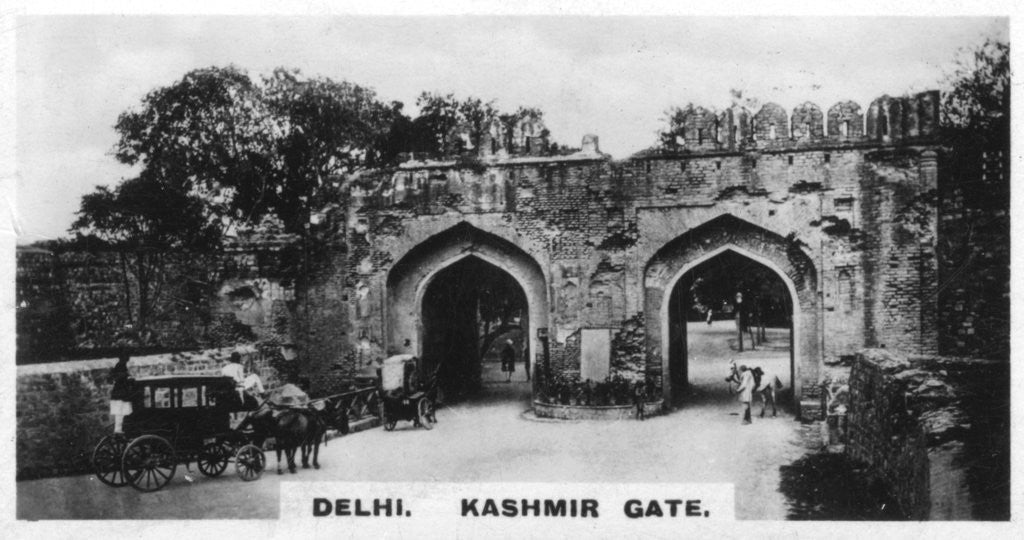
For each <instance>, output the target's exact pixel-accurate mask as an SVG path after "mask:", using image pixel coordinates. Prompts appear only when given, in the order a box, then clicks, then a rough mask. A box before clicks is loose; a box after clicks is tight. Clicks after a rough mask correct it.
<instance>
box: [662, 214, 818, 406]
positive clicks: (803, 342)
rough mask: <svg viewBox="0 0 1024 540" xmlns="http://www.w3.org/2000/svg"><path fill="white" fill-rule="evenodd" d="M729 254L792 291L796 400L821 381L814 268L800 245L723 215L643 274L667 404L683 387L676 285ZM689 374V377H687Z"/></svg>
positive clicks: (673, 245) (665, 251)
mask: <svg viewBox="0 0 1024 540" xmlns="http://www.w3.org/2000/svg"><path fill="white" fill-rule="evenodd" d="M726 252H730V253H732V254H735V255H739V256H741V257H745V258H748V259H750V260H752V261H755V262H756V263H759V264H761V265H763V266H765V267H767V268H768V269H770V270H771V271H773V272H774V273H775V274H777V275H778V277H779V278H780V279H781V280H782V282H783V283H784V284H785V286H786V289H788V291H789V297H790V301H791V303H790V306H791V314H792V321H793V322H792V349H791V354H792V359H793V362H792V375H793V376H792V380H793V390H794V398H795V399H796V400H797V401H799V400H800V397H801V396H802V392H803V388H804V387H810V386H812V385H814V384H815V383H816V382H817V379H818V365H819V362H820V358H821V353H820V347H819V345H820V342H821V336H820V334H819V328H820V326H819V314H818V294H817V291H818V286H817V279H816V274H815V269H814V265H813V263H812V262H811V259H810V257H808V256H807V254H806V253H805V252H804V250H803V249H802V248H801V247H800V245H799V244H798V242H796V241H793V240H790V239H787V238H784V237H782V236H780V235H778V234H776V233H773V232H771V231H768V230H765V229H763V228H761V227H758V226H756V225H753V224H751V223H749V222H746V221H743V220H741V219H739V218H736V217H734V216H731V215H723V216H719V217H717V218H715V219H712V220H711V221H708V222H706V223H704V224H703V225H700V226H698V227H696V228H694V229H691V230H690V231H688V232H686V233H684V234H682V235H680V236H678V237H677V238H676V239H674V240H672V241H671V242H669V243H668V244H666V245H665V246H663V247H662V248H661V249H660V250H658V251H657V252H656V253H655V255H654V256H653V257H652V258H651V260H650V261H649V262H648V264H647V266H646V268H645V271H644V314H645V318H646V320H647V358H648V370H649V371H650V372H660V373H661V379H662V393H663V396H664V398H665V401H666V403H671V400H672V399H673V397H674V394H676V393H678V392H679V391H680V390H681V387H682V386H683V385H685V382H686V380H685V375H683V376H682V377H680V376H679V372H680V371H681V370H685V369H686V364H685V362H686V358H685V347H684V348H683V351H682V353H681V354H680V353H677V352H675V351H672V350H670V349H672V338H673V335H672V333H673V332H672V331H671V330H670V320H671V317H670V310H669V304H670V299H671V297H672V293H673V290H674V289H675V287H676V285H677V283H679V281H680V280H681V279H682V278H683V277H684V276H685V275H686V274H687V273H688V272H690V271H691V270H693V269H694V268H696V267H697V266H698V265H701V264H702V263H704V262H705V261H708V260H710V259H712V258H715V257H718V256H720V255H722V254H723V253H726ZM684 373H685V372H684Z"/></svg>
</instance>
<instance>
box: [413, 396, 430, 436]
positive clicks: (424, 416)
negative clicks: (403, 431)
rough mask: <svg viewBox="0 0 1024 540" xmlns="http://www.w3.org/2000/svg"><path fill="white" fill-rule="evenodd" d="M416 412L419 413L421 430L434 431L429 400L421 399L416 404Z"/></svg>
mask: <svg viewBox="0 0 1024 540" xmlns="http://www.w3.org/2000/svg"><path fill="white" fill-rule="evenodd" d="M416 410H417V411H418V412H419V417H420V425H421V426H423V429H434V406H433V405H432V404H431V403H430V400H429V399H427V398H425V397H423V398H420V400H419V402H417V403H416Z"/></svg>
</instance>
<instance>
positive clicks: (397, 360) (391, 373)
mask: <svg viewBox="0 0 1024 540" xmlns="http://www.w3.org/2000/svg"><path fill="white" fill-rule="evenodd" d="M407 362H413V363H415V362H416V357H415V356H413V355H411V354H396V355H395V356H391V357H388V358H386V359H385V360H384V365H383V366H381V371H380V378H381V389H383V390H384V391H385V392H387V391H389V390H400V389H403V388H405V364H406V363H407Z"/></svg>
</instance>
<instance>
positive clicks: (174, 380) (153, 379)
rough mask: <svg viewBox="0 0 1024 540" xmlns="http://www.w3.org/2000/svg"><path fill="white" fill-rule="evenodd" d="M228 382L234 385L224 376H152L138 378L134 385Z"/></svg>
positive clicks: (230, 379) (231, 380)
mask: <svg viewBox="0 0 1024 540" xmlns="http://www.w3.org/2000/svg"><path fill="white" fill-rule="evenodd" d="M228 381H230V384H232V385H234V384H235V383H234V379H232V378H231V377H227V376H224V375H153V376H150V377H139V378H137V379H135V383H136V384H148V383H159V384H162V385H165V386H168V385H169V386H189V385H195V384H211V383H214V384H216V383H225V382H228Z"/></svg>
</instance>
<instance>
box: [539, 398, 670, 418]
mask: <svg viewBox="0 0 1024 540" xmlns="http://www.w3.org/2000/svg"><path fill="white" fill-rule="evenodd" d="M533 412H534V414H536V415H537V416H538V417H539V418H554V419H558V420H635V419H636V407H634V406H633V405H608V406H585V405H552V404H550V403H542V402H540V401H534V402H533ZM661 413H662V401H661V400H658V401H652V402H648V403H645V404H644V415H646V416H655V415H659V414H661Z"/></svg>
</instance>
